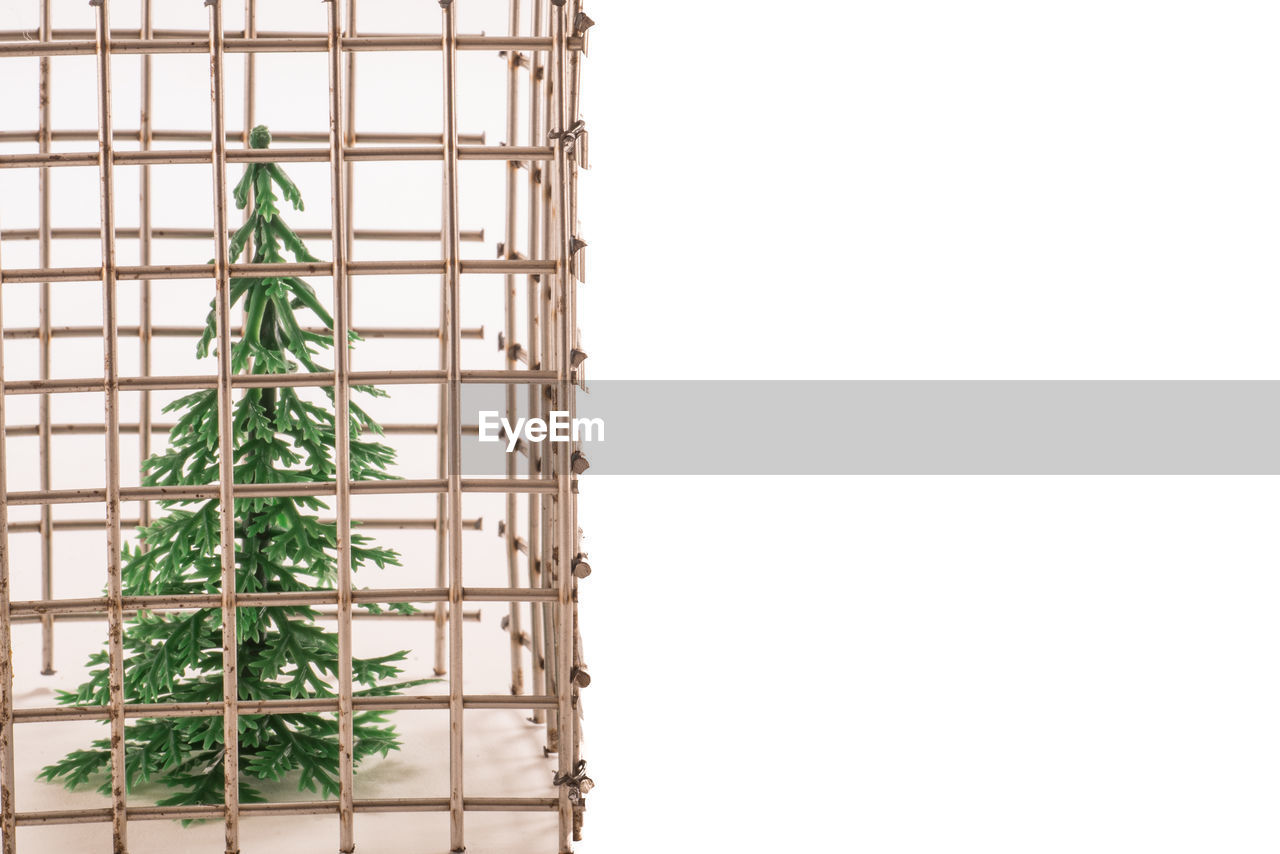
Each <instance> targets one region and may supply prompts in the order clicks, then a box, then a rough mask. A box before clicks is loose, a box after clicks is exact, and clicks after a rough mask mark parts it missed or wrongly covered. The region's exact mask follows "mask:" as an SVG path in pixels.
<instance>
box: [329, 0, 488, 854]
mask: <svg viewBox="0 0 1280 854" xmlns="http://www.w3.org/2000/svg"><path fill="white" fill-rule="evenodd" d="M326 2H327V6H328V13H329V151H328V160H329V186H330V205H329V207H330V213H331V216H332V220H331V222H332V228H333V231H332V235H331V241H332V246H333V276H332V279H333V373H334V385H333V405H334V413H335V415H334V444H333V447H334V468H335V471H334V487H335V489H334V493H335V496H334V510H335V512H336V514H337V519H336V534H337V543H336V552H337V555H336V571H337V582H338V701H337V711H338V834H339V838H338V850H339V851H340V852H342V854H351V852H353V851H355V847H356V842H355V807H354V803H353V802H354V800H355V760H354V757H355V712H354V710H353V708H354V707H353V703H352V692H353V691H354V686H353V680H352V665H351V377H350V352H351V347H350V344H349V343H348V340H347V339H348V337H349V336H348V334H347V333H348V332H349V330H350V320H349V315H348V312H349V310H350V308H351V303H350V301H349V300H348V299H347V283H348V279H347V266H346V265H347V247H348V246H349V242H348V234H347V222H346V218H347V203H346V193H347V170H346V166H345V165H344V163H343V160H342V158H343V142H344V134H343V128H342V120H343V118H344V116H343V112H342V30H341V28H340V25H339V23H338V22H339V19H340V14H341V10H340V9H339V0H326ZM458 610H459V612H461V610H462V608H461V606H459V607H458ZM457 616H458V617H461V613H459V614H458V615H457Z"/></svg>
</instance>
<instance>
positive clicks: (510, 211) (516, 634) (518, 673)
mask: <svg viewBox="0 0 1280 854" xmlns="http://www.w3.org/2000/svg"><path fill="white" fill-rule="evenodd" d="M509 6H510V20H509V23H508V28H507V30H508V33H509V34H510V35H511V36H518V35H520V0H510V4H509ZM519 85H520V53H519V51H516V50H510V51H507V139H506V144H507V145H515V144H516V135H517V134H518V133H519V132H520V126H519V125H520V123H519V114H518V110H519V107H520V92H519ZM519 172H520V163H519V161H517V160H508V161H507V186H506V228H505V230H504V243H503V247H504V250H505V251H504V252H503V256H504V257H505V258H506V259H507V260H513V259H514V258H515V257H516V180H517V178H518V177H519ZM503 296H504V299H503V328H504V329H505V330H506V353H505V354H503V355H504V358H505V360H506V361H505V363H506V368H507V370H509V371H514V370H515V369H516V367H517V365H516V359H515V354H514V351H513V349H512V346H513V345H512V342H514V341H515V340H516V334H517V333H516V277H515V276H514V275H507V276H506V281H505V287H504V290H503ZM506 392H507V394H506V405H507V420H508V421H509V422H510V423H512V424H514V423H515V422H516V417H517V415H518V413H517V411H516V410H517V405H516V387H515V385H514V384H508V385H507V389H506ZM530 444H532V443H530ZM506 463H507V466H506V474H507V477H508V478H514V477H515V476H516V474H517V472H516V455H515V454H507V459H506ZM517 500H518V499H517V497H516V494H515V493H514V492H508V493H507V507H506V511H507V524H506V548H507V583H508V584H509V585H510V586H511V587H518V586H519V585H520V553H519V551H518V550H517V549H516V533H517V531H516V513H517ZM507 631H508V633H509V634H510V636H511V637H510V640H511V693H512V694H523V693H524V647H523V646H522V645H521V643H520V635H521V625H520V603H518V602H511V603H510V605H509V610H508V612H507ZM535 655H536V653H535Z"/></svg>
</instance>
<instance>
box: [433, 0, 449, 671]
mask: <svg viewBox="0 0 1280 854" xmlns="http://www.w3.org/2000/svg"><path fill="white" fill-rule="evenodd" d="M440 5H441V6H442V7H443V6H444V5H445V3H444V2H441V4H440ZM446 144H447V142H446ZM442 195H443V194H442ZM445 203H446V202H445V200H444V199H443V197H442V199H441V211H440V219H441V231H440V239H441V241H442V244H441V250H440V251H441V252H442V253H443V252H444V251H445V249H444V248H443V241H444V240H445V239H446V235H445V233H444V230H443V228H444V226H443V222H444V220H445V218H447V217H448V212H447V211H445V210H444V205H445ZM447 279H448V276H447V274H445V275H442V276H441V277H440V369H441V370H448V367H447V366H448V361H449V338H448V335H447V333H446V332H445V314H446V313H447V312H448V310H449V309H448V305H447V303H448V293H447V291H448V286H447ZM448 398H449V389H448V387H447V386H446V385H443V384H442V385H441V386H440V388H439V389H438V391H437V395H436V411H437V416H436V421H437V423H439V424H440V425H441V426H440V429H438V430H436V476H437V477H439V478H441V479H444V478H447V477H448V476H449V463H448V456H449V454H448V445H449V435H448V430H447V429H446V426H447V425H446V422H445V412H446V410H447V409H448V406H449V400H448ZM448 505H449V496H448V494H446V493H444V492H441V493H439V494H438V495H436V587H445V586H446V585H447V583H448V563H449V537H448V530H447V527H448V520H449V509H448ZM447 613H448V608H447V606H446V604H445V603H444V602H437V603H436V613H435V618H436V619H435V667H434V670H435V675H436V676H443V675H444V674H445V673H447V672H448V669H449V668H448V665H447V664H446V662H445V634H446V631H445V627H446V615H447Z"/></svg>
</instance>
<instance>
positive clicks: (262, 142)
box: [249, 125, 271, 148]
mask: <svg viewBox="0 0 1280 854" xmlns="http://www.w3.org/2000/svg"><path fill="white" fill-rule="evenodd" d="M270 145H271V131H269V130H267V126H266V125H258V126H257V127H255V128H254V129H253V130H251V131H249V147H250V148H267V147H268V146H270Z"/></svg>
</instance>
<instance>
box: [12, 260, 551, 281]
mask: <svg viewBox="0 0 1280 854" xmlns="http://www.w3.org/2000/svg"><path fill="white" fill-rule="evenodd" d="M230 266H231V275H232V276H237V277H238V276H244V277H250V276H273V275H279V276H327V275H329V272H330V270H331V265H330V264H329V263H327V262H324V261H314V262H311V261H308V262H291V263H280V264H232V265H230ZM458 271H459V272H460V273H462V274H463V275H468V274H497V275H502V274H505V273H508V272H513V273H551V272H555V271H554V265H553V264H551V263H549V262H546V261H528V260H521V261H507V260H505V259H465V260H461V261H459V262H458ZM347 272H348V273H350V274H351V275H352V276H404V275H413V274H424V275H433V274H434V275H442V274H443V273H444V262H443V261H350V262H348V263H347ZM101 275H102V269H101V268H100V267H49V268H42V267H37V268H30V269H16V270H5V271H3V275H0V282H3V283H5V284H17V283H20V282H42V281H45V280H48V281H50V282H96V281H98V279H99V278H100V277H101ZM148 278H150V279H212V278H213V268H212V267H210V266H209V265H208V264H150V265H147V266H136V267H133V266H124V265H121V266H117V267H116V281H121V282H123V281H133V280H137V279H148Z"/></svg>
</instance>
